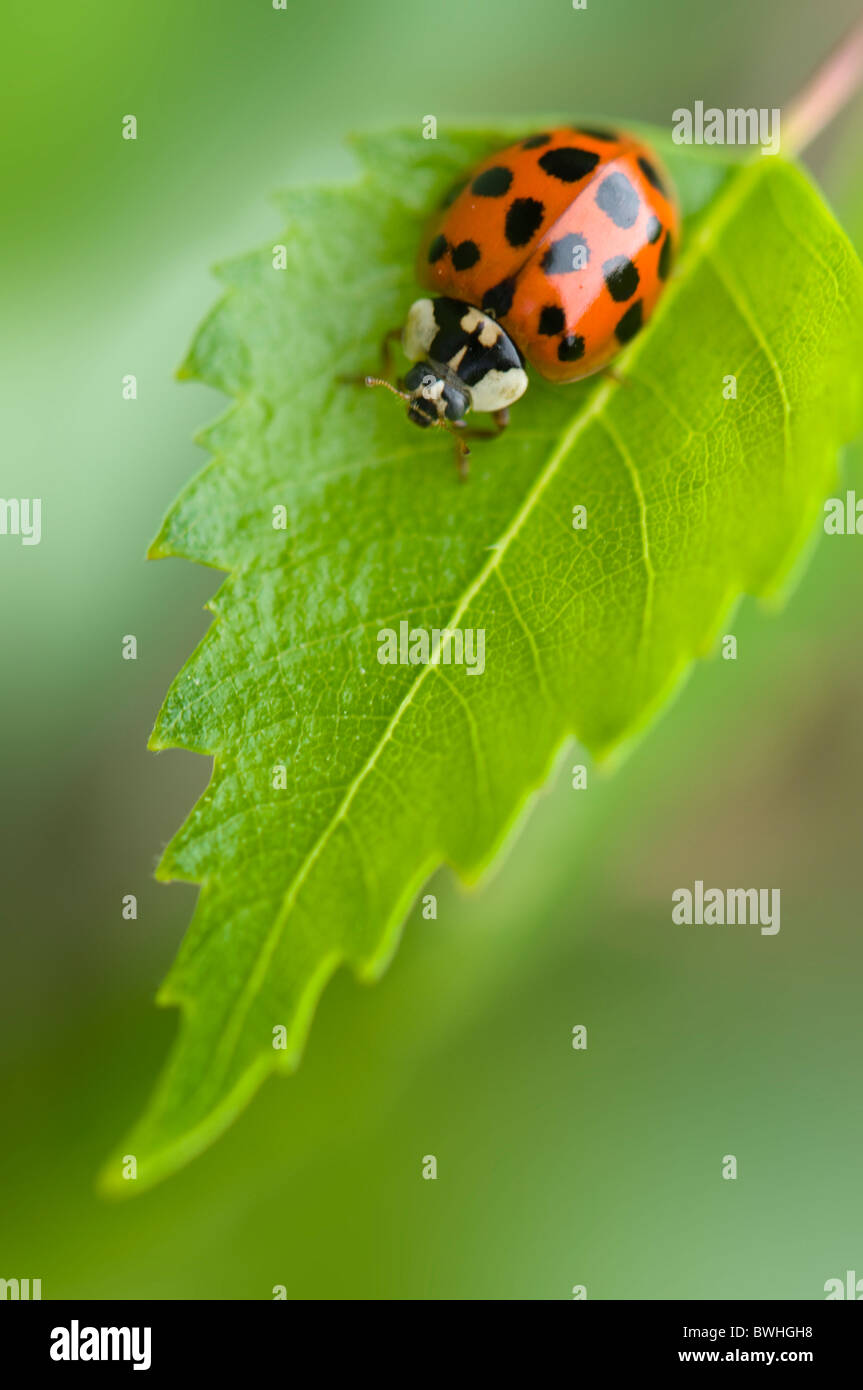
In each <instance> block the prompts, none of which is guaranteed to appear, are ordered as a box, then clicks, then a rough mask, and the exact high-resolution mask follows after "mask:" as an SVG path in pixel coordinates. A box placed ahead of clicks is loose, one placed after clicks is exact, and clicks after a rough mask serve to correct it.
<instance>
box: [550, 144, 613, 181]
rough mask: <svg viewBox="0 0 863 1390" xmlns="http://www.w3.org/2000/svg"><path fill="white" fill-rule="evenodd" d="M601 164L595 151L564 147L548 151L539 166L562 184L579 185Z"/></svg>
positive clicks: (572, 146) (571, 146) (573, 146)
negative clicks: (578, 183) (581, 180)
mask: <svg viewBox="0 0 863 1390" xmlns="http://www.w3.org/2000/svg"><path fill="white" fill-rule="evenodd" d="M598 163H599V155H598V154H596V152H595V151H594V150H581V149H579V148H578V147H577V146H576V145H562V146H561V147H560V149H557V150H547V151H546V153H545V154H542V155H540V157H539V166H540V168H541V169H544V170H545V172H546V173H547V174H551V177H552V178H553V179H560V181H561V183H577V182H578V180H579V179H583V178H585V176H586V175H587V174H591V173H593V170H594V169H595V168H596V166H597V164H598Z"/></svg>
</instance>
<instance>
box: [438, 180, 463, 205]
mask: <svg viewBox="0 0 863 1390" xmlns="http://www.w3.org/2000/svg"><path fill="white" fill-rule="evenodd" d="M466 188H467V179H460V180H459V182H458V183H454V184H453V186H452V188H448V189H447V191H446V193H445V194H444V195H443V197H442V198H441V200H440V206H441V207H442V208H448V207H452V205H453V203H454V202H455V200H456V198H457V197H458V195H459V194H460V193H463V192H464V190H465V189H466Z"/></svg>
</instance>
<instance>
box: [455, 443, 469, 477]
mask: <svg viewBox="0 0 863 1390" xmlns="http://www.w3.org/2000/svg"><path fill="white" fill-rule="evenodd" d="M453 443H454V444H455V466H456V468H457V469H458V475H459V477H460V478H461V481H462V482H463V483H466V482H467V476H468V473H469V472H470V467H469V465H468V459H469V458H470V449H469V448H468V446H467V444H465V442H464V439H463V438H460V437H459V435H457V434H454V435H453Z"/></svg>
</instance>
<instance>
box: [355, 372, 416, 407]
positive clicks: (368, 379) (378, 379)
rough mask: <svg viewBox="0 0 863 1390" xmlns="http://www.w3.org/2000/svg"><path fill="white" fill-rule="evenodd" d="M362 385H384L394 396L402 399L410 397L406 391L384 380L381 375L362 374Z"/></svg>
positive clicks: (407, 399) (406, 399) (405, 399)
mask: <svg viewBox="0 0 863 1390" xmlns="http://www.w3.org/2000/svg"><path fill="white" fill-rule="evenodd" d="M362 383H363V385H364V386H385V387H386V389H387V390H388V391H391V392H392V394H393V395H394V396H398V397H399V398H400V399H401V400H403V401H409V400H410V399H411V397H410V395H409V394H408V392H407V391H400V390H399V388H398V387H397V386H393V384H392V382H391V381H386V380H385V379H384V377H382V376H364V377H363V378H362Z"/></svg>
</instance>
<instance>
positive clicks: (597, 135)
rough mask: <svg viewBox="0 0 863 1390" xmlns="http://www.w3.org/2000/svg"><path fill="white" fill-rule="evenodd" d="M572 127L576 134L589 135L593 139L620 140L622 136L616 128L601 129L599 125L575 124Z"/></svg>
mask: <svg viewBox="0 0 863 1390" xmlns="http://www.w3.org/2000/svg"><path fill="white" fill-rule="evenodd" d="M572 129H573V130H574V131H575V133H576V135H587V136H588V137H589V139H591V140H610V141H614V140H619V139H620V136H619V135H618V134H617V132H616V131H614V130H600V129H599V128H598V126H586V125H574V126H573V127H572Z"/></svg>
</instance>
